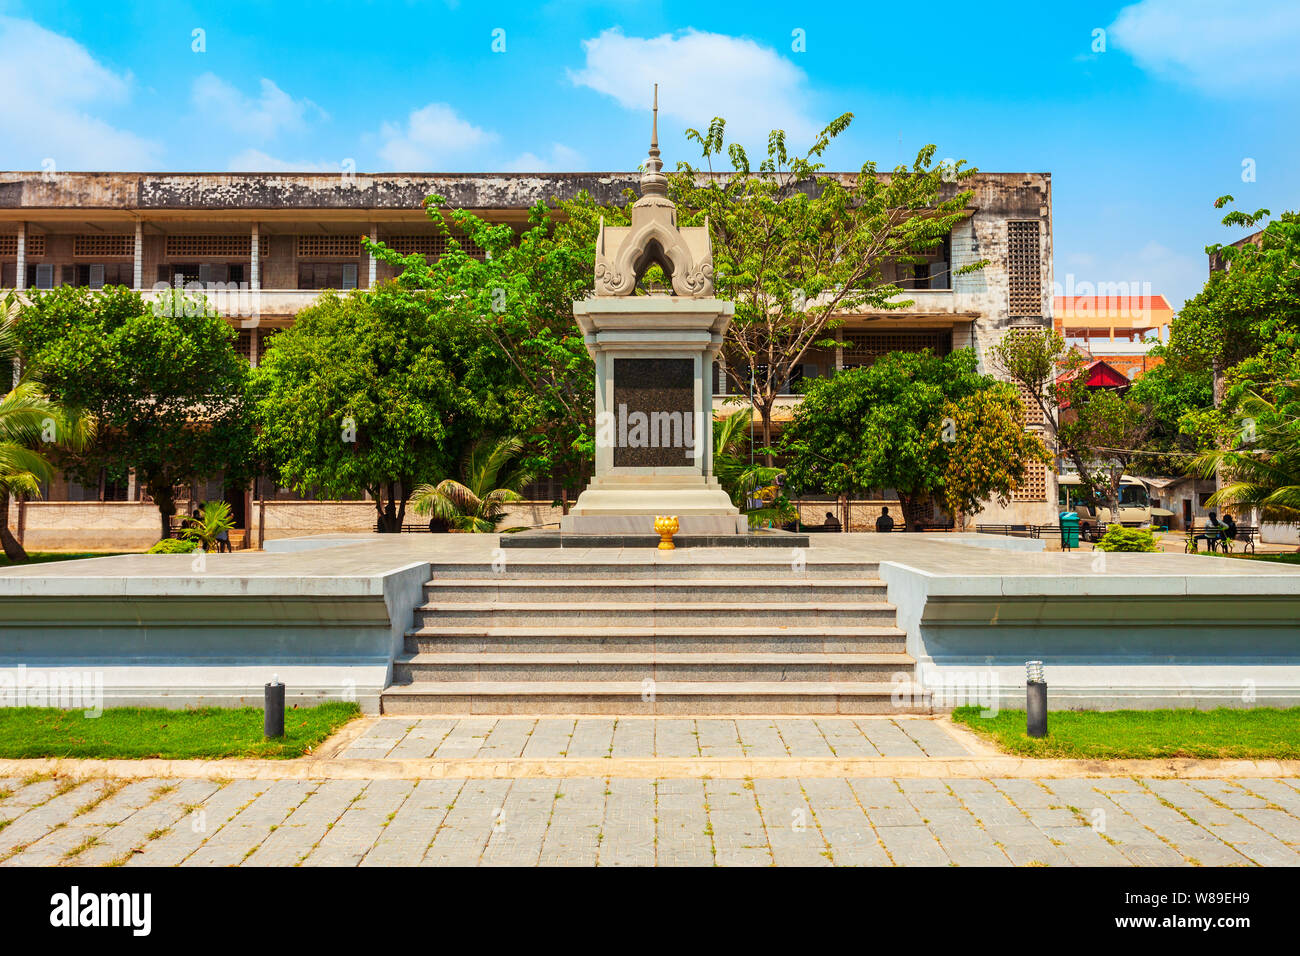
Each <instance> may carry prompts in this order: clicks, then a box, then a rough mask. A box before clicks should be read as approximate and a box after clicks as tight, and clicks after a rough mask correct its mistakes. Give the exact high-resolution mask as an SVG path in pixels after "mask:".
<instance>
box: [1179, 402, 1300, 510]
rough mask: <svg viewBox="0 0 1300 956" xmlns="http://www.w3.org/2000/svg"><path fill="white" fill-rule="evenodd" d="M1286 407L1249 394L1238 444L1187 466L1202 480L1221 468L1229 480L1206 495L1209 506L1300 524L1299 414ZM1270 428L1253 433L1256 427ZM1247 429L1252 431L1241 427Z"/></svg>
mask: <svg viewBox="0 0 1300 956" xmlns="http://www.w3.org/2000/svg"><path fill="white" fill-rule="evenodd" d="M1293 408H1294V404H1293V403H1288V405H1287V406H1284V407H1281V408H1280V407H1279V406H1278V405H1276V404H1274V403H1272V402H1269V401H1267V400H1266V399H1264V398H1262V397H1260V396H1259V395H1257V394H1255V393H1250V394H1249V395H1247V396H1246V398H1245V399H1244V400H1243V401H1242V403H1241V409H1240V411H1239V413H1238V416H1237V417H1238V420H1239V422H1240V424H1242V426H1243V427H1242V429H1241V430H1240V432H1239V434H1242V435H1247V434H1251V438H1252V440H1251V441H1249V442H1247V441H1245V440H1239V441H1238V442H1237V443H1236V447H1235V448H1231V449H1228V450H1217V451H1209V452H1206V453H1204V454H1202V455H1200V456H1199V457H1197V458H1196V459H1195V460H1194V461H1193V462H1192V464H1191V466H1190V469H1189V470H1191V471H1195V472H1197V473H1199V474H1201V475H1202V476H1204V477H1206V478H1210V477H1213V475H1214V474H1215V472H1216V471H1217V470H1218V469H1219V468H1220V467H1222V468H1223V471H1224V473H1225V474H1226V475H1228V476H1229V478H1230V479H1231V480H1230V481H1229V483H1228V484H1226V485H1224V486H1223V487H1221V488H1220V489H1219V490H1218V491H1216V492H1215V493H1214V494H1213V495H1211V496H1210V501H1209V503H1210V504H1213V505H1233V506H1235V507H1238V508H1258V509H1259V511H1260V516H1261V518H1262V519H1263V520H1265V521H1277V522H1281V523H1284V524H1300V416H1297V415H1296V414H1294V412H1293V411H1291V410H1290V409H1293ZM1260 422H1269V423H1270V424H1269V425H1268V426H1266V427H1265V428H1263V429H1260V430H1259V432H1258V434H1252V432H1253V429H1254V427H1257V423H1260ZM1245 426H1250V427H1245Z"/></svg>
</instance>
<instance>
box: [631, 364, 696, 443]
mask: <svg viewBox="0 0 1300 956" xmlns="http://www.w3.org/2000/svg"><path fill="white" fill-rule="evenodd" d="M694 407H695V362H694V360H693V359H688V358H687V359H683V358H652V359H620V358H616V359H614V408H613V413H614V467H615V468H620V467H624V468H627V467H639V468H670V467H677V468H681V467H683V466H690V465H694V464H696V461H695V451H694V448H695V445H694V441H695V432H696V422H695V418H694Z"/></svg>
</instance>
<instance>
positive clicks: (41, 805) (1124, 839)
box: [0, 777, 1300, 866]
mask: <svg viewBox="0 0 1300 956" xmlns="http://www.w3.org/2000/svg"><path fill="white" fill-rule="evenodd" d="M0 794H3V798H2V799H0V817H2V818H3V819H4V820H5V821H6V822H5V823H4V824H3V827H2V828H0V865H4V866H18V865H32V866H63V865H78V866H86V865H101V866H103V865H115V864H116V865H127V866H171V865H177V864H181V865H187V866H234V865H242V866H294V865H299V864H302V865H308V866H315V865H322V866H337V865H343V866H354V865H361V866H396V865H417V864H418V865H425V866H430V865H453V864H462V865H475V864H479V865H497V864H503V865H536V864H543V865H549V864H560V865H574V866H592V865H601V866H613V865H629V864H630V865H652V864H659V865H699V866H711V865H722V866H727V865H732V866H746V865H756V866H767V865H771V864H776V865H828V864H837V865H879V866H888V865H902V866H947V865H954V864H955V865H959V866H1071V865H1103V866H1153V865H1159V866H1165V865H1168V866H1196V865H1204V866H1220V865H1230V866H1235V865H1239V866H1249V865H1253V864H1262V865H1284V866H1294V865H1298V864H1300V789H1297V781H1295V780H1280V779H1252V780H1194V781H1188V780H1167V779H1154V778H1152V779H1128V778H1100V779H1065V780H1040V779H998V780H980V779H951V780H943V779H903V780H896V779H891V778H851V779H836V778H809V779H794V778H785V779H752V780H751V779H737V780H724V779H717V780H714V779H683V778H678V779H661V780H653V779H624V778H601V777H595V778H576V779H556V778H543V777H526V778H517V779H501V780H451V779H445V780H418V781H416V780H373V781H368V780H325V781H320V780H276V781H265V780H261V781H259V780H234V781H222V780H218V779H213V780H199V779H188V780H175V779H166V778H156V779H144V780H136V781H132V782H123V781H118V780H112V779H109V780H103V779H96V780H84V781H77V780H73V779H29V780H27V781H23V780H17V779H8V780H0Z"/></svg>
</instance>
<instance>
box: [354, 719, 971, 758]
mask: <svg viewBox="0 0 1300 956" xmlns="http://www.w3.org/2000/svg"><path fill="white" fill-rule="evenodd" d="M353 735H355V736H353ZM979 752H982V751H979V750H977V749H976V742H975V741H974V739H973V738H972V737H971V735H970V734H968V733H966V732H964V731H961V730H957V729H956V728H954V727H953V726H952V725H951V724H950V723H949V722H947V721H946V720H935V719H929V718H923V717H916V718H907V717H898V718H889V717H856V718H848V717H815V718H813V717H770V718H769V717H762V718H756V717H736V718H729V717H727V718H723V717H710V718H704V717H701V718H679V717H550V716H548V717H418V718H413V717H382V718H378V719H374V720H372V721H370V722H369V725H368V726H366V727H365V728H364V729H363V730H361V731H360V732H359V733H358V732H357V731H356V730H353V731H352V733H351V734H350V735H349V739H348V740H346V741H345V742H344V743H343V746H342V748H341V749H340V751H339V752H338V753H337V754H336V756H337V757H339V758H340V759H344V760H357V759H362V760H367V759H368V760H376V759H391V760H401V759H429V758H433V759H440V760H451V759H472V758H484V759H487V758H495V759H503V758H505V759H509V758H520V757H522V758H558V757H573V758H580V757H608V758H611V759H621V758H645V757H732V758H735V757H798V758H822V757H879V756H886V757H927V756H928V757H964V756H970V755H972V754H975V753H979Z"/></svg>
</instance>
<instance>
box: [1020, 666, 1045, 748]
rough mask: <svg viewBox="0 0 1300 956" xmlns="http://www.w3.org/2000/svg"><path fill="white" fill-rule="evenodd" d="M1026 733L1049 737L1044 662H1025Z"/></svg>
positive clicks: (1033, 735) (1031, 735) (1032, 735)
mask: <svg viewBox="0 0 1300 956" xmlns="http://www.w3.org/2000/svg"><path fill="white" fill-rule="evenodd" d="M1025 733H1027V734H1028V735H1029V736H1030V737H1046V736H1047V681H1045V680H1043V662H1042V661H1025Z"/></svg>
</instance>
